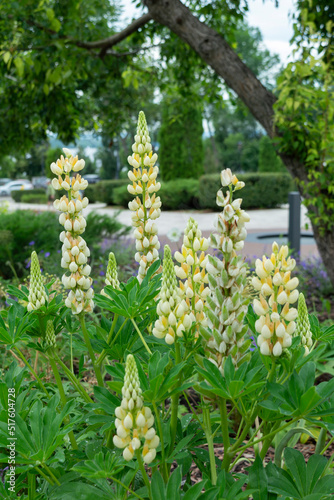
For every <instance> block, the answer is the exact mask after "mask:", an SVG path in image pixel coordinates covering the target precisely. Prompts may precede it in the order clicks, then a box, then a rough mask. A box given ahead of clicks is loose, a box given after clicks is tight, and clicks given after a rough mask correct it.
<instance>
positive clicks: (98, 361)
mask: <svg viewBox="0 0 334 500" xmlns="http://www.w3.org/2000/svg"><path fill="white" fill-rule="evenodd" d="M115 318H116V319H115ZM117 318H118V315H117V314H115V316H114V320H113V322H112V325H111V328H110V332H109V335H108V338H107V344H108V345H109V349H110V347H111V346H112V345H113V344H114V343H115V341H116V339H117V337H118V335H119V334H120V333H121V331H122V330H123V327H124V325H125V323H126V322H127V320H128V319H127V318H126V319H125V320H124V321H123V324H122V326H121V327H120V329H119V330H118V332H117V333H116V335H115V337H114V338H113V341H112V342H111V343H110V341H111V337H112V335H113V333H114V330H115V326H116V322H117ZM106 355H107V351H106V349H103V351H102V352H101V354H100V356H99V358H98V360H97V361H96V364H97V365H100V364H101V363H102V362H103V360H104V358H105V357H106Z"/></svg>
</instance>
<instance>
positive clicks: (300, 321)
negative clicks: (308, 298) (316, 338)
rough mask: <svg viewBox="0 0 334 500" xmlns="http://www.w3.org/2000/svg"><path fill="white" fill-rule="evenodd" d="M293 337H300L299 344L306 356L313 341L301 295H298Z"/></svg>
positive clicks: (304, 303)
mask: <svg viewBox="0 0 334 500" xmlns="http://www.w3.org/2000/svg"><path fill="white" fill-rule="evenodd" d="M295 335H296V336H297V335H298V336H299V337H300V339H301V343H302V345H303V346H304V349H305V356H307V355H308V354H309V352H310V348H311V347H312V344H313V341H312V332H311V325H310V321H309V318H308V310H307V305H306V302H305V297H304V294H303V293H300V294H299V297H298V318H297V327H296V330H295Z"/></svg>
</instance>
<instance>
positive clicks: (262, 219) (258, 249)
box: [0, 198, 318, 257]
mask: <svg viewBox="0 0 334 500" xmlns="http://www.w3.org/2000/svg"><path fill="white" fill-rule="evenodd" d="M1 201H6V202H8V203H9V210H17V209H20V210H28V209H30V210H38V211H41V210H54V209H53V207H47V206H46V205H38V204H28V203H16V202H14V201H13V200H12V199H11V198H2V199H1V198H0V203H1ZM90 211H96V212H97V213H99V214H107V215H110V216H112V215H115V214H116V213H117V212H119V215H118V220H119V221H120V222H122V223H123V224H126V225H131V212H130V210H125V209H120V210H119V209H117V208H115V207H107V206H106V205H105V204H103V203H92V204H90V205H89V206H88V207H87V209H86V210H85V211H84V214H86V215H87V213H89V212H90ZM248 213H249V215H250V218H251V220H250V222H248V223H247V231H248V233H249V235H248V237H247V240H246V245H245V252H244V253H245V255H248V256H253V255H259V254H260V253H264V252H266V253H268V252H269V251H270V247H271V244H270V243H269V241H271V240H274V239H276V240H278V242H279V243H283V242H284V239H280V238H279V235H281V234H283V233H286V232H287V229H288V218H289V209H288V206H287V205H286V206H283V207H282V208H277V209H271V210H248ZM189 217H193V218H194V219H196V220H197V222H198V225H199V228H200V229H201V231H202V232H203V234H204V235H205V236H209V234H210V233H211V232H212V231H214V229H215V227H214V224H215V220H216V218H217V212H208V211H198V210H197V211H196V210H194V211H190V210H189V211H182V212H176V211H175V212H172V211H168V212H167V211H162V213H161V217H160V219H159V236H163V237H165V238H163V240H165V242H167V241H168V236H167V235H168V233H169V232H170V231H172V230H173V229H178V230H179V231H181V232H183V230H184V228H185V227H186V224H187V221H188V219H189ZM307 223H309V221H308V219H307V217H306V208H305V207H304V206H302V209H301V229H302V230H305V225H306V224H307ZM303 232H304V231H303ZM257 233H268V234H275V235H277V236H273V237H272V238H271V237H269V239H268V240H265V241H263V240H260V239H258V238H257ZM301 254H302V257H307V256H309V255H317V254H318V252H317V248H316V245H315V244H314V241H313V239H311V238H309V239H308V240H305V241H303V244H302V250H301Z"/></svg>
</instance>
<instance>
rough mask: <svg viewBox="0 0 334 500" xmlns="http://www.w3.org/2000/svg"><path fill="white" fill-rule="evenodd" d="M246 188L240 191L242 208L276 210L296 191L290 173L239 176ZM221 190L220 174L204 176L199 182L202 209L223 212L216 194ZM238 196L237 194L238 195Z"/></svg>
mask: <svg viewBox="0 0 334 500" xmlns="http://www.w3.org/2000/svg"><path fill="white" fill-rule="evenodd" d="M237 177H238V179H239V180H240V181H243V182H244V183H245V187H244V188H243V189H242V191H240V197H241V198H242V200H243V201H242V208H243V209H250V208H275V207H277V206H278V205H282V204H283V203H287V202H288V193H289V192H290V191H294V190H296V187H295V185H294V182H293V180H292V177H291V176H290V175H289V174H288V173H275V174H274V173H262V172H261V173H252V174H240V175H237ZM220 188H221V182H220V174H209V175H203V176H202V177H201V178H200V180H199V204H200V207H201V208H202V209H205V208H210V209H212V210H221V207H218V206H217V205H216V194H217V191H218V190H219V189H220ZM236 195H237V194H236Z"/></svg>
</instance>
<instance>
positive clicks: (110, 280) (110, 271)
mask: <svg viewBox="0 0 334 500" xmlns="http://www.w3.org/2000/svg"><path fill="white" fill-rule="evenodd" d="M105 284H106V286H112V287H113V288H116V289H118V288H119V281H118V273H117V263H116V257H115V254H114V253H113V252H110V253H109V260H108V267H107V272H106V279H105ZM101 294H102V295H106V293H105V291H104V289H103V290H101Z"/></svg>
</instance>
